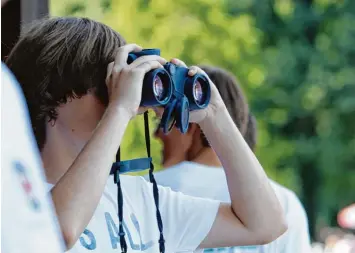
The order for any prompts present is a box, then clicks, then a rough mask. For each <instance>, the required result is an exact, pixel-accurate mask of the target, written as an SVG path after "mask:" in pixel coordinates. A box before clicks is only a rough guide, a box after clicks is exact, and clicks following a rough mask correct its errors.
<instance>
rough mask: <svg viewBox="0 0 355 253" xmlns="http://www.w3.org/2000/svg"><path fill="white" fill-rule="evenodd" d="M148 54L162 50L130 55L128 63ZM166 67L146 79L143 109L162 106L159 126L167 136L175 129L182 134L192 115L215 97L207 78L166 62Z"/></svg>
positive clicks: (150, 73)
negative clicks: (192, 112) (162, 110)
mask: <svg viewBox="0 0 355 253" xmlns="http://www.w3.org/2000/svg"><path fill="white" fill-rule="evenodd" d="M145 55H159V56H160V49H143V50H142V51H141V52H137V53H130V54H129V55H128V59H127V63H128V64H130V63H132V62H133V61H134V60H136V59H137V58H139V57H141V56H145ZM163 67H164V68H159V69H154V70H151V71H149V72H148V73H147V74H146V75H145V77H144V80H143V89H142V100H141V104H140V105H141V106H149V107H154V106H162V107H164V113H163V116H162V119H161V122H160V125H159V127H161V128H162V129H163V132H164V133H165V134H167V133H169V132H170V130H171V129H172V128H173V127H174V126H175V127H177V128H178V129H179V130H180V132H181V133H186V132H187V130H188V127H189V115H190V114H189V113H190V111H193V110H199V109H204V108H206V107H207V106H208V104H209V102H210V98H211V87H210V84H209V81H208V79H207V77H206V76H205V75H201V74H195V75H194V76H192V77H191V76H189V75H188V72H189V69H188V68H185V67H180V66H177V65H175V64H173V63H170V62H168V63H166V64H164V66H163Z"/></svg>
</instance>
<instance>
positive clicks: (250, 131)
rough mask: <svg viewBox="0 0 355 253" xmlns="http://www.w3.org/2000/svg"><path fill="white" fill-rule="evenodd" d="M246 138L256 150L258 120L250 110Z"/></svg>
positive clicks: (251, 147) (252, 148)
mask: <svg viewBox="0 0 355 253" xmlns="http://www.w3.org/2000/svg"><path fill="white" fill-rule="evenodd" d="M244 140H245V141H246V143H247V144H248V145H249V148H250V149H251V150H252V151H253V152H255V146H256V142H257V122H256V119H255V117H254V115H253V114H251V113H250V112H249V117H248V125H247V129H246V132H245V134H244Z"/></svg>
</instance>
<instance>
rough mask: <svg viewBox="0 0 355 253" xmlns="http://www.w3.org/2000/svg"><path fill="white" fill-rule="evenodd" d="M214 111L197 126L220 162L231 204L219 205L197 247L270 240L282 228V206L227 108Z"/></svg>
mask: <svg viewBox="0 0 355 253" xmlns="http://www.w3.org/2000/svg"><path fill="white" fill-rule="evenodd" d="M217 111H218V113H215V114H213V115H209V116H208V117H206V119H205V120H203V121H202V122H201V123H200V126H201V128H202V130H203V132H204V133H205V135H206V137H207V138H208V140H209V142H210V144H211V146H212V147H213V149H214V150H215V152H216V153H217V155H218V157H219V159H220V161H221V162H222V164H223V167H224V170H225V173H226V176H227V183H228V188H229V192H230V197H231V202H232V203H231V205H230V204H221V206H220V208H219V211H218V214H217V218H216V220H215V222H214V224H213V226H212V229H211V231H210V232H209V234H208V235H207V237H206V238H205V240H204V241H203V242H202V243H201V245H200V247H201V248H206V247H207V248H209V247H223V246H224V247H226V246H237V245H248V244H249V245H257V244H265V243H268V242H271V241H273V240H275V239H276V238H278V237H279V236H280V235H281V234H282V233H284V232H285V231H286V227H287V226H286V225H285V221H284V215H283V212H282V208H281V206H280V204H279V202H278V200H277V197H276V195H275V193H274V191H273V189H272V188H271V186H270V184H269V182H268V181H269V180H268V178H267V176H266V174H265V172H264V170H263V168H262V167H261V165H260V164H259V162H258V160H257V159H256V157H255V156H254V154H253V152H252V151H251V150H250V149H249V147H248V145H247V144H246V142H245V141H244V138H243V137H242V135H241V134H240V132H239V130H238V128H237V127H236V126H235V124H234V123H233V120H232V119H231V117H230V115H229V114H228V111H227V109H226V108H225V107H224V106H223V107H221V108H219V110H217ZM215 122H218V124H216V123H215Z"/></svg>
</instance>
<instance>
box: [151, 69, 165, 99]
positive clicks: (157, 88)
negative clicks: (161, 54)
mask: <svg viewBox="0 0 355 253" xmlns="http://www.w3.org/2000/svg"><path fill="white" fill-rule="evenodd" d="M153 91H154V95H155V96H156V97H157V98H158V99H159V100H162V99H163V98H164V96H165V87H164V85H163V81H162V80H161V78H160V77H159V76H158V75H157V76H155V77H154V84H153Z"/></svg>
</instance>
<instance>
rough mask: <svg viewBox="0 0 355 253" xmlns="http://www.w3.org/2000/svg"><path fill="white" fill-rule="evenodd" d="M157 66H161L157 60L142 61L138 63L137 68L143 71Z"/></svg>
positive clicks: (145, 71)
mask: <svg viewBox="0 0 355 253" xmlns="http://www.w3.org/2000/svg"><path fill="white" fill-rule="evenodd" d="M157 68H163V65H161V63H160V62H158V61H149V62H148V61H147V62H143V63H142V64H140V65H139V66H138V67H137V69H140V70H142V71H143V72H144V73H147V72H149V71H150V70H152V69H157Z"/></svg>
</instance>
